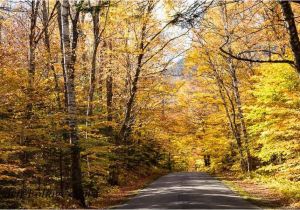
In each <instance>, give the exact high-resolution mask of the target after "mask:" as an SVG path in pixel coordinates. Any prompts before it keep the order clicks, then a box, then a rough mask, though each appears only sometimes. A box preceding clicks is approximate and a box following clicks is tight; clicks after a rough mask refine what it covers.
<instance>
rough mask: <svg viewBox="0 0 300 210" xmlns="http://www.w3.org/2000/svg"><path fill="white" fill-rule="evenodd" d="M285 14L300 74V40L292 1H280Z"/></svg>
mask: <svg viewBox="0 0 300 210" xmlns="http://www.w3.org/2000/svg"><path fill="white" fill-rule="evenodd" d="M279 4H280V6H281V9H282V12H283V15H284V17H285V22H286V23H287V26H288V31H289V36H290V45H291V47H292V51H293V54H294V59H295V67H296V70H297V72H298V74H300V40H299V35H298V31H297V26H296V23H295V17H294V13H293V10H292V7H291V3H290V1H282V0H281V1H279Z"/></svg>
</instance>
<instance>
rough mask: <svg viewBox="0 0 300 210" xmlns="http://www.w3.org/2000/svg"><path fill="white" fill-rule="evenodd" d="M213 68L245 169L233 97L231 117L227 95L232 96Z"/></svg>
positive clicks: (242, 166) (242, 165) (241, 163)
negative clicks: (227, 92)
mask: <svg viewBox="0 0 300 210" xmlns="http://www.w3.org/2000/svg"><path fill="white" fill-rule="evenodd" d="M212 68H213V71H214V76H215V79H216V83H217V86H218V89H219V94H220V97H221V99H222V104H223V107H224V109H225V113H226V117H227V120H228V122H229V126H230V129H231V132H232V135H233V137H234V139H235V140H236V144H237V148H238V151H239V154H240V165H241V168H242V169H244V168H245V157H244V152H243V146H242V139H241V133H240V131H239V129H238V126H237V123H236V120H235V118H236V114H235V106H234V104H233V103H232V101H231V100H232V99H229V100H230V104H231V109H232V112H233V113H232V115H233V116H232V117H231V114H230V111H229V108H228V105H227V102H226V95H227V97H230V96H229V95H228V94H226V95H225V94H224V92H223V89H225V88H226V87H224V84H223V81H222V79H221V78H220V75H219V73H218V72H217V70H216V69H215V67H214V66H213V67H212ZM224 91H227V90H224Z"/></svg>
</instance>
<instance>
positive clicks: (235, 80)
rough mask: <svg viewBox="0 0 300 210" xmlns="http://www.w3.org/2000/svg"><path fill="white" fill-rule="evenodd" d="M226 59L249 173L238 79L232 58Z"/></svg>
mask: <svg viewBox="0 0 300 210" xmlns="http://www.w3.org/2000/svg"><path fill="white" fill-rule="evenodd" d="M228 59H229V68H230V74H231V79H232V87H233V92H234V98H235V102H236V106H237V111H238V117H239V120H240V126H241V130H242V133H243V137H244V143H245V151H246V164H247V171H248V172H249V171H250V170H251V155H250V151H249V138H248V133H247V128H246V123H245V119H244V113H243V110H242V102H241V97H240V91H239V87H238V78H237V75H236V69H235V67H234V66H233V63H232V58H230V57H229V58H228Z"/></svg>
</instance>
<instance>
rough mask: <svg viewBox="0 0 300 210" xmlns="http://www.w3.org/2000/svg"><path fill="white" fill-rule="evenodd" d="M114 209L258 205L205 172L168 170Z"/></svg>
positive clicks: (211, 207)
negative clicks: (173, 171) (169, 172)
mask: <svg viewBox="0 0 300 210" xmlns="http://www.w3.org/2000/svg"><path fill="white" fill-rule="evenodd" d="M115 208H117V209H154V208H156V209H258V207H256V206H254V205H252V204H250V203H249V202H247V201H245V200H244V199H242V198H241V197H239V196H238V195H236V194H235V193H234V192H232V191H231V190H230V189H229V188H228V187H226V186H225V185H224V184H223V183H222V182H220V181H218V180H217V179H215V178H213V177H211V176H209V175H208V174H206V173H196V172H193V173H189V172H185V173H171V174H168V175H166V176H163V177H161V178H159V179H158V180H156V181H154V182H153V183H152V184H150V185H149V186H148V187H147V188H145V189H143V190H141V191H140V193H139V194H138V195H137V196H135V197H133V198H132V199H131V200H129V201H128V202H127V203H126V204H123V205H120V206H116V207H115Z"/></svg>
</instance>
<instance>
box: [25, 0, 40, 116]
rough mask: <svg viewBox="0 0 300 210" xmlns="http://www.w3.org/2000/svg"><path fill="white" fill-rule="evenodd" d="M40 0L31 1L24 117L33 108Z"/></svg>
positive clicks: (30, 114)
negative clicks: (26, 99)
mask: <svg viewBox="0 0 300 210" xmlns="http://www.w3.org/2000/svg"><path fill="white" fill-rule="evenodd" d="M39 4H40V1H37V2H36V1H35V0H32V1H31V14H30V31H29V52H28V89H27V94H28V102H27V107H26V118H27V119H30V118H31V116H32V109H33V100H34V99H33V94H34V76H35V51H36V45H37V43H36V40H35V37H36V24H37V17H38V9H39Z"/></svg>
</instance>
